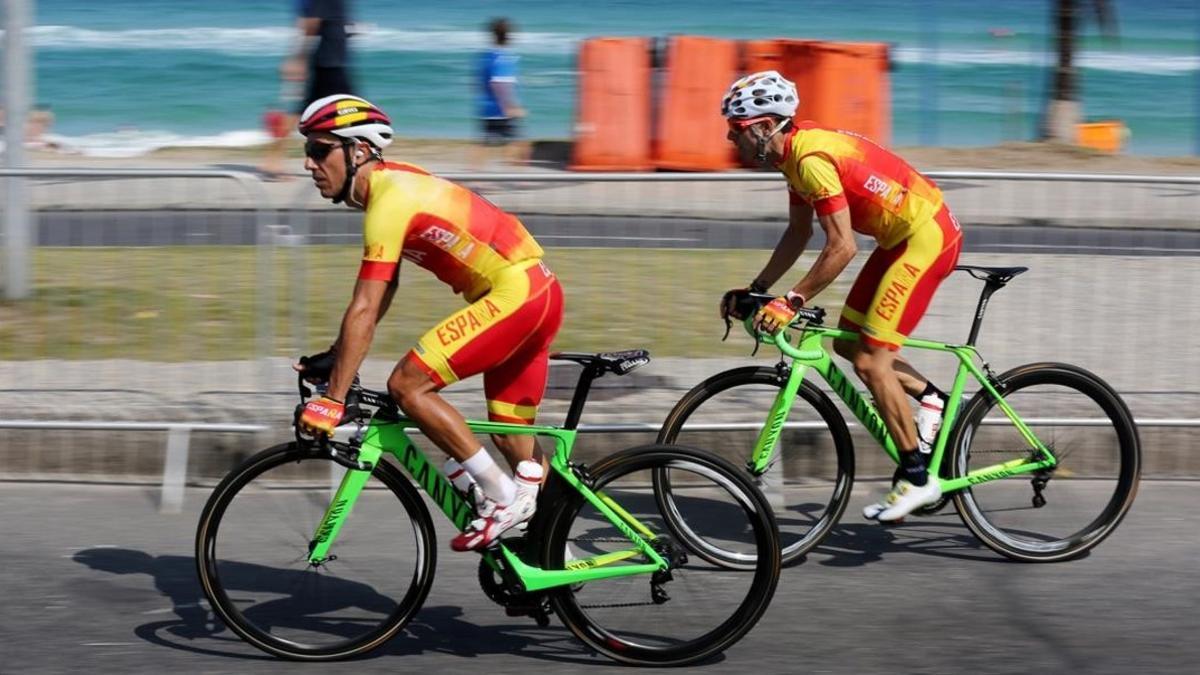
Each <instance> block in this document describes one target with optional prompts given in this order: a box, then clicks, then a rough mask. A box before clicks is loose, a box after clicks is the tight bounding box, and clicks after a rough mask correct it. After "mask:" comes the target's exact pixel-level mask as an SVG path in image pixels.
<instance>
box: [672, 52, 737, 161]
mask: <svg viewBox="0 0 1200 675" xmlns="http://www.w3.org/2000/svg"><path fill="white" fill-rule="evenodd" d="M737 74H738V43H737V42H735V41H733V40H722V39H719V38H708V37H695V36H680V37H673V38H671V39H670V42H669V44H668V47H667V55H666V60H665V69H664V72H663V73H662V80H661V83H662V85H663V86H662V87H661V88H660V89H659V92H660V94H661V95H660V96H659V99H658V100H657V101H656V103H657V115H658V118H657V123H656V124H655V137H654V141H655V142H654V165H655V166H657V167H659V168H661V169H676V170H682V171H716V170H721V169H729V168H732V167H733V166H735V163H734V150H733V146H732V145H731V144H730V143H729V141H728V140H726V138H725V134H726V125H725V119H724V118H723V117H721V97H722V96H724V95H725V91H726V90H727V89H728V88H729V85H730V84H732V83H733V80H734V79H735V78H736V77H737Z"/></svg>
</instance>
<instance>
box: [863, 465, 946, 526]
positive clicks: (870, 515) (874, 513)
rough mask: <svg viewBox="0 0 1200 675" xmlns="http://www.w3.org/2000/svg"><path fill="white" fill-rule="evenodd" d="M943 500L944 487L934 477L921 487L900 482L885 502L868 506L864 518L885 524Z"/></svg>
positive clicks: (864, 510) (884, 499) (888, 494)
mask: <svg viewBox="0 0 1200 675" xmlns="http://www.w3.org/2000/svg"><path fill="white" fill-rule="evenodd" d="M941 498H942V486H941V484H940V483H939V482H938V479H937V478H936V477H934V476H930V477H929V480H928V481H926V483H925V484H924V485H920V486H918V485H913V484H912V483H910V482H908V481H906V480H900V481H897V482H896V484H895V485H894V486H893V487H892V489H891V491H890V492H888V493H887V495H886V496H885V497H884V498H883V501H881V502H879V503H877V504H869V505H867V506H866V508H864V509H863V517H864V518H867V519H868V520H879V521H883V522H890V521H894V520H900V519H901V518H903V517H904V516H907V515H908V514H910V513H912V512H913V511H916V510H917V509H919V508H921V507H922V506H928V505H929V504H932V503H934V502H936V501H937V500H939V499H941Z"/></svg>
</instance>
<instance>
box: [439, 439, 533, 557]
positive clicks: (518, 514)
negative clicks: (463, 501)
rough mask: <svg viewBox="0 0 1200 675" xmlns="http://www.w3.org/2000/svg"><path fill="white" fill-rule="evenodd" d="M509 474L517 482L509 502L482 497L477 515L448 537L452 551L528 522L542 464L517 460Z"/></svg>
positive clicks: (476, 546) (482, 544) (484, 543)
mask: <svg viewBox="0 0 1200 675" xmlns="http://www.w3.org/2000/svg"><path fill="white" fill-rule="evenodd" d="M513 478H514V479H515V480H516V483H517V495H516V497H515V498H513V501H512V503H510V504H499V503H497V502H495V501H494V500H492V499H490V498H487V497H484V499H483V503H482V504H479V505H478V506H477V508H476V514H477V515H478V517H477V518H476V519H475V520H472V521H471V524H470V525H468V526H467V529H465V530H463V531H462V532H460V533H459V534H458V535H457V536H456V537H454V538H453V539H451V540H450V548H452V549H454V550H455V551H479V550H482V549H485V548H487V547H489V546H491V545H492V544H494V543H496V541H497V540H498V539H500V535H502V534H504V533H505V532H507V531H508V530H511V529H513V528H514V527H518V526H520V525H522V524H525V523H528V522H529V519H530V518H532V517H533V514H534V512H535V511H537V497H538V488H539V487H540V486H541V481H542V465H541V464H538V463H536V462H531V461H524V462H521V463H520V464H518V465H517V471H516V475H515V476H513ZM480 492H482V491H480Z"/></svg>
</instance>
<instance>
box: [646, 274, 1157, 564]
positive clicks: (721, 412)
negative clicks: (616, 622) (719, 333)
mask: <svg viewBox="0 0 1200 675" xmlns="http://www.w3.org/2000/svg"><path fill="white" fill-rule="evenodd" d="M956 269H958V270H965V271H967V272H968V273H970V274H971V275H972V276H974V277H976V278H977V279H980V280H982V281H984V282H985V285H984V289H983V291H982V294H981V295H980V298H979V304H978V307H977V309H976V312H975V317H974V322H973V324H972V326H971V332H970V336H969V338H968V339H967V342H966V344H946V343H941V342H932V341H928V340H918V339H909V340H907V341H905V343H904V346H905V348H910V349H911V348H916V349H926V350H933V351H938V352H946V353H949V354H951V355H953V356H954V357H955V358H957V359H958V364H959V365H958V370H957V374H956V376H955V378H954V385H953V389H952V390H951V392H950V394H949V396H950V399H949V402H948V404H947V406H946V410H945V413H944V417H943V424H942V427H941V430H940V431H939V433H938V436H937V439H936V442H935V444H934V447H933V452H932V455H931V458H930V465H929V469H930V473H931V474H932V475H936V476H939V477H940V481H941V487H942V491H943V494H944V497H943V499H942V500H941V501H939V502H938V503H936V504H932V505H930V506H928V507H924V508H923V509H921V510H919V511H918V512H917V514H918V515H930V514H932V513H936V512H937V511H939V510H940V509H942V508H943V507H945V505H946V504H947V502H948V501H950V500H953V502H954V505H955V507H956V508H957V510H958V513H959V515H960V516H961V518H962V520H963V522H964V523H965V524H966V526H967V528H968V529H969V530H970V531H971V532H972V533H973V534H974V535H975V536H976V537H978V538H979V539H980V540H981V541H982V542H983V543H984V544H986V545H987V546H988V547H990V548H992V549H993V550H995V551H997V552H999V553H1001V554H1003V555H1005V556H1008V557H1010V558H1013V559H1016V560H1021V561H1027V562H1036V561H1042V562H1049V561H1058V560H1067V559H1070V558H1073V557H1076V556H1078V555H1080V554H1082V553H1083V552H1085V551H1087V550H1089V549H1091V548H1092V547H1094V546H1096V545H1097V544H1099V543H1100V542H1101V541H1103V540H1104V538H1105V537H1107V536H1108V535H1109V534H1111V533H1112V532H1113V530H1114V529H1115V528H1116V527H1117V525H1118V523H1120V522H1121V519H1122V518H1123V517H1124V516H1125V513H1126V512H1127V511H1128V510H1129V507H1130V505H1131V504H1132V503H1133V499H1134V496H1135V495H1136V493H1137V486H1138V477H1139V474H1140V471H1141V450H1140V444H1139V440H1138V431H1137V427H1136V426H1135V424H1134V420H1133V416H1132V415H1131V414H1130V412H1129V409H1128V407H1126V405H1125V403H1124V402H1123V401H1122V400H1121V397H1120V396H1118V394H1117V392H1116V391H1114V390H1113V389H1112V388H1111V387H1110V386H1109V385H1107V384H1106V383H1105V382H1104V381H1102V380H1101V379H1100V378H1098V377H1097V376H1095V375H1093V374H1092V373H1090V372H1088V371H1086V370H1083V369H1082V368H1078V367H1075V366H1071V365H1066V364H1062V363H1032V364H1028V365H1023V366H1019V367H1017V368H1013V369H1012V370H1009V371H1007V372H1005V373H1002V374H999V375H997V374H996V373H994V372H993V371H992V370H991V368H990V367H989V365H988V364H987V363H986V362H984V361H983V360H982V358H981V357H980V356H979V353H978V352H977V350H976V348H975V346H974V345H975V340H976V338H977V337H978V335H979V328H980V325H981V323H982V321H983V316H984V311H985V310H986V308H987V303H988V300H989V298H990V297H991V295H992V294H993V293H994V292H995V291H997V290H999V289H1000V288H1003V287H1004V286H1005V285H1006V284H1007V283H1008V282H1009V281H1010V280H1012V278H1013V277H1015V276H1017V275H1018V274H1020V273H1022V272H1024V271H1026V270H1027V268H1025V267H1009V268H990V267H973V266H959V267H957V268H956ZM770 299H771V296H768V295H755V296H753V297H751V299H750V301H748V303H747V304H748V306H747V307H744V308H742V309H743V311H745V312H748V314H746V315H747V316H753V314H754V310H755V309H756V308H757V307H759V306H761V305H762V304H763V303H765V302H768V301H770ZM824 315H825V312H824V310H822V309H819V308H805V309H802V310H801V311H800V312H799V314H798V315H797V317H796V320H795V321H794V322H793V323H792V325H791V326H790V327H789V329H790V330H794V331H799V337H798V339H797V340H796V344H795V345H793V344H791V342H790V341H789V339H788V338H787V336H786V335H785V332H784V331H781V332H780V333H779V334H777V335H776V336H774V337H770V336H766V335H762V334H756V333H755V331H754V330H753V328H752V327H751V325H750V321H749V320H748V321H747V322H746V326H747V330H749V331H750V332H751V334H752V335H755V337H756V339H757V340H759V341H760V342H762V343H765V344H773V345H774V346H775V347H777V348H778V349H779V351H780V352H781V353H782V356H781V358H780V361H779V363H778V364H777V365H776V366H775V367H773V368H770V367H755V366H750V367H744V368H735V369H733V370H729V371H726V372H722V373H719V374H717V375H714V376H712V377H710V378H708V379H706V380H705V381H703V382H701V383H700V384H699V385H697V386H696V387H694V388H693V389H692V390H691V391H689V392H688V393H687V394H685V395H684V397H683V398H682V399H681V400H680V401H679V402H678V403H677V404H676V405H675V407H674V409H673V410H672V411H671V412H670V414H669V415H668V417H667V419H666V421H665V423H664V424H663V427H662V430H661V432H660V434H659V437H658V441H659V442H661V443H676V442H682V443H688V444H690V445H698V446H701V447H707V448H710V449H716V448H718V447H719V448H721V449H722V450H723V451H724V452H725V453H729V452H732V453H736V454H739V455H741V456H742V457H746V456H748V458H749V460H748V462H747V468H748V472H749V474H750V475H753V476H755V477H756V479H757V480H758V481H759V484H760V486H761V487H763V488H764V491H765V492H766V494H767V496H768V500H769V501H771V504H772V506H773V508H774V509H775V516H776V520H777V521H778V523H779V527H780V538H781V540H782V544H783V558H784V563H785V564H788V563H793V562H796V561H798V560H800V559H801V558H802V556H804V555H805V553H807V552H808V551H810V550H812V548H813V547H814V546H817V545H818V544H819V543H820V542H821V540H822V539H823V538H824V537H825V536H826V535H827V534H829V532H830V531H831V530H832V529H833V527H834V525H835V524H836V523H837V521H838V518H839V517H840V516H841V515H842V513H843V511H845V509H846V505H847V503H848V502H849V500H850V492H851V486H852V484H853V480H854V464H855V456H854V446H853V442H852V439H851V435H850V430H849V428H848V426H847V424H846V421H845V419H844V418H843V416H842V414H841V413H840V412H839V410H838V408H837V407H836V406H835V405H834V403H833V402H832V400H830V397H829V396H828V395H826V394H825V393H824V392H823V391H822V390H821V389H818V388H817V387H816V386H815V385H814V384H813V383H812V382H811V381H808V380H805V375H806V374H807V373H808V372H809V371H810V370H811V371H814V372H816V373H817V374H818V375H820V376H821V378H822V379H824V380H825V382H826V383H827V384H828V385H829V388H830V389H831V390H832V391H833V392H834V393H835V394H836V395H837V397H838V398H840V399H841V400H842V401H843V402H844V403H845V405H846V407H847V408H848V409H849V410H850V412H851V413H852V414H853V415H854V417H855V418H857V420H858V422H859V424H860V425H861V426H862V428H863V429H864V430H865V431H866V432H867V433H868V434H869V435H870V436H871V437H872V438H874V439H875V440H876V441H877V442H878V443H879V444H880V445H881V446H882V447H883V449H884V451H885V452H886V453H887V455H888V456H889V457H890V458H891V459H892V461H893V462H898V455H897V448H896V444H895V442H894V441H893V439H892V438H891V436H890V435H889V433H888V430H887V428H886V426H885V425H884V422H883V419H882V417H881V416H880V415H879V413H878V412H877V411H876V409H875V407H874V406H873V405H872V403H871V402H870V401H868V400H866V399H865V398H864V397H863V395H862V394H861V393H860V392H858V391H857V390H856V389H855V386H854V385H853V384H852V383H851V380H850V379H849V378H848V377H847V375H846V374H845V373H843V371H842V370H841V369H839V368H838V367H837V365H836V364H835V363H834V361H833V359H832V357H831V355H830V352H829V351H827V350H826V348H825V346H824V345H823V344H822V341H823V340H825V339H833V340H856V339H858V334H857V333H855V332H850V331H844V330H839V329H835V328H829V327H826V326H824V325H822V320H823V317H824ZM785 357H786V358H785ZM789 358H790V359H791V361H790V363H789V362H788V361H787V359H789ZM968 378H973V379H974V380H975V381H976V382H977V383H978V385H979V389H978V391H977V392H976V393H975V394H974V396H972V398H971V399H970V400H969V401H967V402H966V403H961V401H962V397H963V393H964V391H965V389H966V385H967V380H968ZM763 410H769V411H770V412H769V413H768V414H767V417H766V420H765V421H764V420H763V418H762V411H763ZM656 480H657V482H656V493H657V496H658V499H659V500H660V501H662V502H664V505H665V506H664V508H663V512H664V513H665V514H667V515H668V521H667V523H668V525H669V526H670V527H671V530H672V532H673V533H674V534H675V536H676V538H677V539H678V540H680V541H682V542H684V543H685V544H686V545H687V546H688V548H689V549H690V550H692V551H693V552H694V553H696V554H697V555H699V556H701V557H703V558H705V559H706V560H709V561H711V562H714V563H716V564H720V565H724V566H727V567H731V568H741V567H746V566H749V565H753V564H754V561H753V560H751V559H750V558H748V557H747V556H744V555H741V554H740V553H739V552H736V551H730V550H727V549H725V548H724V547H722V546H721V545H720V543H719V542H714V541H711V540H708V539H706V538H705V537H704V536H702V534H701V533H698V532H695V531H693V530H691V529H690V528H689V527H688V522H687V521H686V520H685V519H683V518H678V519H676V518H672V517H670V516H671V514H672V513H673V510H672V509H671V508H670V505H671V503H672V502H673V501H674V499H673V497H672V493H673V491H674V478H673V477H672V476H671V474H670V472H668V471H662V472H660V473H659V474H658V475H656Z"/></svg>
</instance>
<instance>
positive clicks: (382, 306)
mask: <svg viewBox="0 0 1200 675" xmlns="http://www.w3.org/2000/svg"><path fill="white" fill-rule="evenodd" d="M399 285H400V272H399V270H397V272H396V276H395V277H393V278H392V280H391V281H390V282H388V285H387V290H385V291H384V292H383V302H381V303H379V314H378V315H377V316H376V317H375V323H379V322H380V321H381V320H382V319H383V315H384V314H387V311H388V308H390V307H391V306H392V298H393V297H395V295H396V287H397V286H399Z"/></svg>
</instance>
